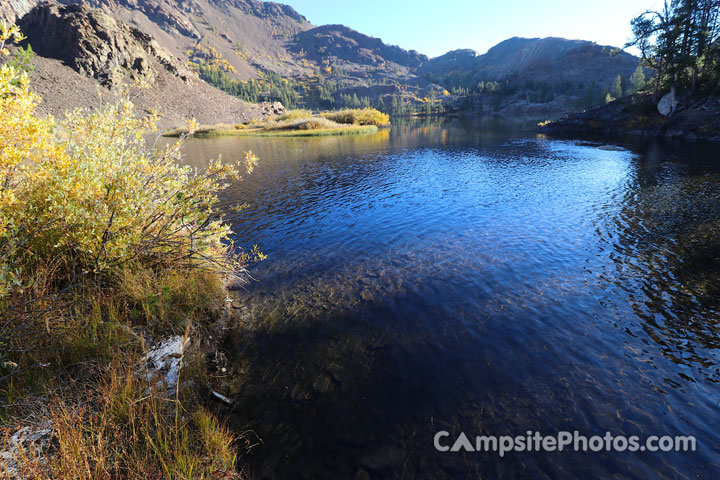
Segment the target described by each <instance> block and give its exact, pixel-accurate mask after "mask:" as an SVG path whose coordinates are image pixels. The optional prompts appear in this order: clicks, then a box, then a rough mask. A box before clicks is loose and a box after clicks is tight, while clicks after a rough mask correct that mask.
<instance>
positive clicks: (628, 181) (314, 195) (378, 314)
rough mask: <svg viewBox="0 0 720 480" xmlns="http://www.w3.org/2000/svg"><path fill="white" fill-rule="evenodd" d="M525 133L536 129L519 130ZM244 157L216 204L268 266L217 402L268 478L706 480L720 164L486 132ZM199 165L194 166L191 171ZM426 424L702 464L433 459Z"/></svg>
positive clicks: (387, 135)
mask: <svg viewBox="0 0 720 480" xmlns="http://www.w3.org/2000/svg"><path fill="white" fill-rule="evenodd" d="M531 123H533V122H528V124H531ZM247 149H252V150H253V151H255V152H256V153H257V154H258V155H259V156H260V158H261V164H260V166H259V167H258V169H257V170H256V172H255V173H254V174H253V177H252V178H250V179H248V181H246V182H244V183H242V184H239V185H234V186H233V187H232V188H230V189H229V190H228V191H227V192H228V195H227V198H226V201H227V203H228V205H229V204H231V203H236V202H238V201H240V202H244V203H248V204H249V205H250V206H249V208H248V209H247V210H246V211H245V212H243V213H242V214H240V215H238V216H235V217H231V220H232V221H233V224H234V226H235V231H236V232H237V236H238V238H237V240H238V242H239V243H240V244H248V245H249V244H254V243H258V244H260V245H261V247H262V248H263V250H264V251H265V252H266V253H268V254H269V255H270V258H269V260H267V261H266V262H264V263H263V264H261V265H260V266H258V267H257V268H256V269H255V270H254V272H253V274H254V276H255V277H257V278H258V280H259V281H258V282H257V283H255V284H253V285H252V286H251V288H250V289H249V290H248V291H247V292H245V293H244V294H243V296H244V298H243V299H242V300H243V301H242V312H243V318H244V322H243V324H242V325H239V326H238V327H237V328H236V329H235V330H234V331H233V333H232V335H231V336H230V338H229V340H228V342H227V345H226V346H225V349H226V353H227V355H228V356H229V357H230V359H231V363H230V366H229V367H230V371H229V373H228V374H227V376H225V377H224V378H219V379H218V383H217V385H216V388H218V389H221V390H222V391H223V393H225V394H227V395H229V396H231V397H232V398H234V399H236V400H237V406H236V408H235V409H234V410H233V415H232V417H231V418H232V421H233V423H234V425H235V426H236V428H238V429H239V430H246V429H248V428H250V429H252V430H253V431H255V432H256V433H257V434H258V435H259V436H260V437H261V438H262V439H263V443H262V445H260V446H258V447H257V448H256V449H255V450H254V451H253V453H252V455H251V456H250V457H249V458H248V459H247V461H248V462H249V466H248V468H249V470H250V471H251V472H252V473H253V474H254V476H256V477H258V478H278V477H279V478H296V477H298V476H300V477H303V478H368V477H372V478H397V477H410V478H412V477H432V478H468V477H483V478H540V477H543V476H547V477H549V478H564V477H588V478H589V477H594V478H607V477H613V476H617V478H647V477H648V476H651V477H658V478H715V475H713V473H717V472H719V471H720V467H718V465H719V463H720V458H719V457H718V453H717V452H718V451H719V450H720V436H719V434H718V433H717V428H715V425H713V423H714V420H715V419H717V409H718V399H720V396H719V394H720V387H718V384H717V380H718V379H719V378H720V376H718V373H719V372H718V370H717V368H718V367H717V359H718V343H717V342H718V340H717V339H718V336H717V333H718V332H717V328H718V325H717V321H718V311H717V310H718V289H719V288H720V287H719V285H720V280H719V279H718V275H717V274H718V266H719V260H718V253H717V252H718V251H720V250H718V248H717V247H718V245H717V243H718V238H719V237H718V235H719V234H720V232H718V230H717V228H718V223H717V219H718V218H720V217H719V216H718V213H720V195H718V193H720V192H719V191H718V190H719V189H720V182H719V180H720V178H718V175H719V174H720V171H719V170H718V168H717V167H715V166H714V165H712V160H713V159H714V157H712V156H710V157H708V156H707V155H709V154H711V153H712V150H703V149H702V148H700V147H698V149H697V150H694V151H688V150H687V149H685V150H673V149H672V148H660V147H657V146H631V147H629V148H616V147H613V146H609V145H605V144H600V143H587V142H576V141H557V140H549V139H544V138H541V137H536V136H535V135H534V134H532V133H528V132H527V131H523V130H522V129H520V130H518V127H517V125H514V126H511V128H507V126H506V125H505V124H503V123H502V122H499V121H497V120H489V121H487V120H486V121H483V122H481V123H477V122H472V121H467V120H462V119H452V120H448V121H442V122H439V121H436V120H424V121H420V122H415V121H408V122H399V123H398V124H397V125H396V126H395V127H394V128H393V129H392V130H390V131H382V132H380V133H378V135H375V136H363V137H347V138H316V139H267V138H258V139H248V138H242V139H232V138H226V139H217V140H198V141H193V142H190V144H189V145H188V158H189V160H190V161H192V162H200V161H199V160H198V159H202V158H208V157H210V156H213V155H216V154H218V153H222V154H223V156H225V157H233V156H234V155H237V154H238V153H239V152H242V151H243V150H247ZM200 163H201V162H200ZM438 430H448V431H451V432H453V434H457V433H459V432H460V431H465V432H467V433H468V434H469V435H479V434H488V435H490V434H492V435H505V434H509V435H519V434H523V433H525V432H526V431H527V430H537V431H541V432H543V433H550V434H552V433H555V432H557V431H558V430H579V431H581V432H583V433H585V434H587V435H594V434H600V435H602V434H604V432H605V431H611V432H613V433H614V434H621V433H624V434H627V435H641V436H644V435H654V434H658V435H663V434H670V435H677V434H687V435H696V436H697V437H698V444H699V450H698V452H695V453H665V454H651V453H635V454H631V453H607V452H605V453H595V454H584V453H568V452H564V453H555V454H537V453H522V454H521V453H514V454H511V455H509V456H506V457H505V458H503V459H500V458H498V457H497V456H496V455H494V454H470V453H468V454H455V455H452V454H441V453H438V452H436V451H435V450H434V448H433V443H432V439H433V435H434V434H435V432H437V431H438Z"/></svg>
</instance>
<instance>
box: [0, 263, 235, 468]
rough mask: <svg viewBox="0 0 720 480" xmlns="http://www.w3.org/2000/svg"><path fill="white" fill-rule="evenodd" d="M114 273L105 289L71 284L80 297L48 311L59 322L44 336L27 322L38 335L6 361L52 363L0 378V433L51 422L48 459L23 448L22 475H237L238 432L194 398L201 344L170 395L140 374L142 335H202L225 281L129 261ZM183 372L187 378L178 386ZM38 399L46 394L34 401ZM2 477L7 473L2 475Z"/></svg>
mask: <svg viewBox="0 0 720 480" xmlns="http://www.w3.org/2000/svg"><path fill="white" fill-rule="evenodd" d="M116 278H117V279H118V283H117V285H114V286H113V287H112V288H110V287H108V288H105V289H101V288H99V287H97V286H95V287H94V288H92V289H90V288H89V287H87V288H84V289H80V290H79V291H80V292H82V294H79V297H85V298H87V300H86V301H80V300H81V299H80V298H73V299H72V301H68V302H66V303H65V304H63V306H60V307H58V308H57V309H55V310H54V311H53V312H52V313H51V314H50V315H49V317H48V319H50V320H57V319H60V318H62V320H63V322H64V323H63V325H64V328H62V330H57V328H55V327H54V328H53V330H52V332H53V334H52V335H47V334H44V335H43V334H42V332H43V331H45V330H44V328H43V325H44V319H41V320H39V321H38V323H37V324H36V325H35V326H34V330H35V331H36V332H38V334H37V335H36V337H37V341H38V342H40V343H38V344H37V345H34V347H35V348H33V349H32V350H29V351H28V352H25V353H24V354H20V355H16V356H15V357H14V360H15V361H16V362H17V363H18V364H19V365H32V364H35V363H37V362H45V363H48V364H50V365H51V367H49V368H47V369H30V370H27V371H26V372H24V373H23V374H20V375H17V376H14V377H12V378H11V379H10V380H9V381H8V382H5V383H3V384H0V407H1V406H2V405H7V404H14V405H21V406H20V407H10V408H0V412H2V413H3V414H4V418H5V420H6V421H7V422H8V423H6V426H5V427H0V439H3V438H9V435H11V434H12V433H13V431H14V427H13V425H22V424H24V422H23V421H20V420H19V419H20V418H23V417H24V418H35V419H36V420H35V421H36V422H38V421H39V420H37V419H40V420H42V421H43V422H49V423H50V424H51V425H52V430H53V447H52V448H51V449H50V451H49V452H48V453H47V454H46V455H42V456H38V455H36V454H35V451H34V449H33V448H25V449H23V450H21V451H20V456H21V460H22V461H21V462H20V463H21V464H22V473H23V474H24V475H25V476H26V478H37V479H51V478H62V479H88V478H93V479H141V478H142V479H148V478H153V479H155V478H158V479H160V478H168V479H191V478H192V479H195V478H200V479H203V478H206V479H215V478H223V479H231V478H239V477H238V476H237V474H236V473H235V459H236V452H237V451H238V449H239V448H241V447H242V445H243V442H244V440H243V439H238V438H236V437H235V436H234V435H233V434H232V433H231V432H229V430H228V429H227V428H226V427H224V426H223V425H222V423H221V422H220V421H219V420H218V419H217V418H215V417H214V416H213V415H212V414H211V413H210V412H208V411H207V410H206V409H205V408H204V407H203V401H202V399H201V398H198V397H197V384H198V382H202V381H203V378H202V376H203V375H204V371H205V364H204V357H203V352H202V351H200V350H196V351H191V352H190V353H189V354H188V357H187V358H184V359H183V362H184V363H185V368H184V369H183V372H185V373H181V382H179V383H178V385H180V386H182V387H179V388H178V389H177V390H176V391H175V392H173V393H172V394H171V395H170V398H168V394H167V390H166V389H164V388H161V385H160V386H158V385H157V384H156V383H154V380H152V381H151V380H148V379H145V378H144V375H142V374H139V370H138V369H139V366H140V365H142V357H143V355H144V352H145V350H146V349H145V346H144V338H146V337H151V338H153V337H154V338H158V336H159V335H160V334H163V335H165V336H167V335H169V334H171V333H178V332H186V334H189V335H191V336H194V337H200V336H202V333H201V330H203V328H208V326H209V325H211V324H212V323H213V322H214V321H216V319H217V318H219V316H220V315H221V310H222V309H223V308H224V305H225V299H226V295H227V294H226V290H225V288H224V284H223V281H222V277H221V276H220V275H218V274H217V273H213V272H204V271H201V270H196V271H189V272H179V271H176V270H168V271H162V272H153V271H150V270H146V269H141V268H139V267H137V268H133V269H131V268H125V269H123V270H121V271H118V272H117V275H116ZM60 332H62V333H60ZM190 332H192V333H190ZM183 375H185V376H187V378H188V379H190V378H191V377H192V381H191V382H183V381H182V379H183V378H185V377H183ZM0 376H2V375H0ZM37 398H43V399H45V400H46V401H44V402H42V404H40V403H35V404H33V402H37V400H35V401H33V399H37ZM0 425H2V423H1V422H0ZM4 478H9V477H8V476H7V475H5V476H3V473H2V472H0V479H4Z"/></svg>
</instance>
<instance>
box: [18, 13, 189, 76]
mask: <svg viewBox="0 0 720 480" xmlns="http://www.w3.org/2000/svg"><path fill="white" fill-rule="evenodd" d="M19 25H20V28H21V29H22V31H23V32H24V33H25V35H27V36H28V38H29V39H30V42H31V44H32V47H33V49H34V50H35V51H36V52H37V53H38V54H39V55H42V56H44V57H49V58H57V59H59V60H61V61H63V62H65V64H67V65H68V66H70V67H71V68H72V69H73V70H75V71H76V72H78V73H81V74H83V75H86V76H89V77H92V78H95V79H96V80H98V81H99V82H100V83H101V84H102V85H104V86H113V83H114V82H115V81H117V78H116V73H117V69H121V73H129V74H130V75H131V76H132V77H139V76H143V75H145V76H154V75H157V70H159V69H163V70H165V71H167V72H168V73H170V74H171V75H174V76H176V77H179V78H180V79H182V80H183V81H184V82H187V83H190V81H191V78H192V77H193V76H194V75H193V74H192V73H191V72H190V71H189V70H188V69H187V68H186V67H185V66H184V65H183V64H182V63H181V62H180V61H179V60H178V59H176V58H174V57H172V56H171V55H170V54H169V53H168V52H166V51H165V50H164V49H163V48H161V47H160V45H158V43H157V42H156V41H155V40H154V39H153V38H152V37H151V36H150V35H148V34H146V33H143V32H141V31H140V30H138V29H136V28H133V27H130V26H128V25H126V24H124V23H122V22H117V21H116V20H115V19H113V18H112V17H111V16H110V15H107V14H106V13H104V12H103V11H101V10H97V9H91V8H89V7H86V6H84V5H68V6H62V5H56V4H50V3H44V4H41V5H38V6H37V7H35V8H33V9H32V10H31V11H30V12H29V13H28V14H27V15H25V16H24V17H23V18H22V19H21V20H20V23H19Z"/></svg>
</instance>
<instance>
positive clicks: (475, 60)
mask: <svg viewBox="0 0 720 480" xmlns="http://www.w3.org/2000/svg"><path fill="white" fill-rule="evenodd" d="M638 61H639V59H638V58H637V57H635V56H633V55H630V54H629V53H627V52H624V51H621V50H619V49H617V48H614V47H609V46H602V45H598V44H596V43H593V42H588V41H583V40H567V39H564V38H518V37H514V38H510V39H508V40H505V41H504V42H501V43H499V44H498V45H496V46H494V47H493V48H491V49H490V50H488V52H487V53H485V54H484V55H478V54H477V53H476V52H475V51H473V50H456V51H453V52H449V53H447V54H445V55H442V56H440V57H437V58H433V59H432V60H430V61H429V62H427V63H425V64H424V65H423V66H422V67H421V68H420V69H419V70H418V74H419V75H421V76H422V77H424V78H425V79H427V80H428V81H433V82H437V83H439V84H441V85H443V86H444V87H446V88H448V89H451V90H455V91H457V90H462V91H464V92H469V93H472V92H475V93H479V94H482V93H497V92H496V90H501V93H502V94H504V95H505V96H506V97H507V96H510V95H514V94H518V95H526V96H528V97H531V98H532V97H534V98H535V100H536V102H541V103H542V102H549V101H552V99H553V98H555V97H557V96H565V97H572V98H573V99H575V100H580V99H582V97H584V96H588V97H591V98H588V99H587V102H588V104H587V105H583V107H590V106H594V105H595V104H599V103H602V102H603V101H604V100H605V97H606V95H607V94H608V93H611V92H612V89H613V85H614V83H615V81H616V80H617V77H618V75H619V76H620V78H621V86H622V89H623V92H622V93H623V94H625V93H626V92H627V91H628V90H629V87H630V77H631V76H632V74H633V73H634V72H635V70H636V69H637V67H638ZM566 100H568V99H567V98H566Z"/></svg>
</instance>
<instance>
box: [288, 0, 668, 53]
mask: <svg viewBox="0 0 720 480" xmlns="http://www.w3.org/2000/svg"><path fill="white" fill-rule="evenodd" d="M276 1H279V2H281V3H286V4H288V5H291V6H292V7H293V8H295V9H296V10H297V11H298V12H300V13H301V14H302V15H305V17H307V19H308V20H309V21H310V22H312V23H313V24H315V25H325V24H330V23H341V24H343V25H347V26H348V27H351V28H353V29H355V30H358V31H360V32H362V33H365V34H367V35H371V36H373V37H379V38H382V39H383V40H384V41H385V43H389V44H393V45H399V46H401V47H403V48H406V49H414V50H417V51H419V52H420V53H424V54H426V55H428V56H430V57H436V56H438V55H442V54H443V53H446V52H448V51H450V50H455V49H458V48H472V49H473V50H477V51H478V52H480V53H485V52H486V51H487V50H488V49H489V48H490V47H492V46H493V45H495V44H497V43H499V42H501V41H502V40H505V39H507V38H510V37H565V38H574V39H575V38H576V39H582V40H591V41H594V42H597V43H599V44H602V45H613V46H618V47H622V46H623V44H624V43H625V41H626V40H627V39H628V38H629V37H630V19H631V18H632V17H634V16H636V15H638V14H639V13H642V12H643V11H644V10H646V9H648V8H655V7H657V5H658V4H661V2H660V1H659V0H605V1H602V0H499V1H498V0H496V1H487V0H433V1H428V0H362V1H359V2H358V1H356V2H348V1H332V0H276Z"/></svg>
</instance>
